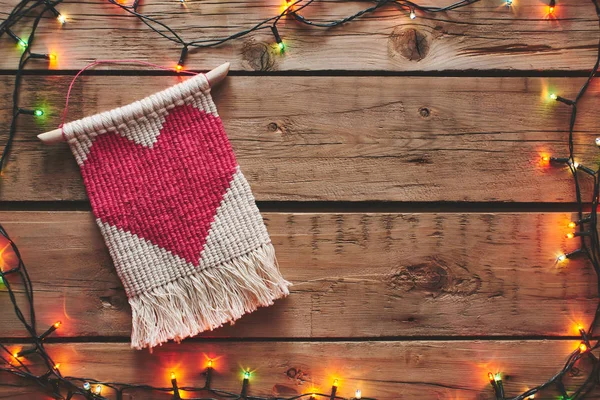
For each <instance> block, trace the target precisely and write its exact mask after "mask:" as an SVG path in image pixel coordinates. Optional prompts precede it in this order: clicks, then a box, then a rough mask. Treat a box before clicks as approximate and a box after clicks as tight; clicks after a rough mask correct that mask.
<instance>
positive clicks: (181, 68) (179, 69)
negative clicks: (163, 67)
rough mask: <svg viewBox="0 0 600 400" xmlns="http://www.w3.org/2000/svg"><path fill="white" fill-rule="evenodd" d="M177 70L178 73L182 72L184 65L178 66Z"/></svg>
mask: <svg viewBox="0 0 600 400" xmlns="http://www.w3.org/2000/svg"><path fill="white" fill-rule="evenodd" d="M175 70H176V71H177V72H181V70H183V65H181V64H177V65H176V66H175Z"/></svg>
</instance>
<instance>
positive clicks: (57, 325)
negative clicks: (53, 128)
mask: <svg viewBox="0 0 600 400" xmlns="http://www.w3.org/2000/svg"><path fill="white" fill-rule="evenodd" d="M43 114H44V113H43V112H42V115H43ZM61 324H62V322H60V321H56V322H55V323H54V327H55V328H56V329H58V327H59V326H60V325H61Z"/></svg>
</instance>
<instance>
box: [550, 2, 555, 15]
mask: <svg viewBox="0 0 600 400" xmlns="http://www.w3.org/2000/svg"><path fill="white" fill-rule="evenodd" d="M555 7H556V0H550V3H548V14H553V13H554V8H555Z"/></svg>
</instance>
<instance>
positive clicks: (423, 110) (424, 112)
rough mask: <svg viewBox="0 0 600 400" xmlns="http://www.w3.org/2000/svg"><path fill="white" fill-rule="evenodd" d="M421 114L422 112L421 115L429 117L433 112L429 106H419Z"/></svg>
mask: <svg viewBox="0 0 600 400" xmlns="http://www.w3.org/2000/svg"><path fill="white" fill-rule="evenodd" d="M419 114H421V117H423V118H427V117H429V115H430V114H431V112H430V111H429V108H427V107H421V108H419Z"/></svg>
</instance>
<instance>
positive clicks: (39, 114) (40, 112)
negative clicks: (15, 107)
mask: <svg viewBox="0 0 600 400" xmlns="http://www.w3.org/2000/svg"><path fill="white" fill-rule="evenodd" d="M33 115H35V116H36V117H41V116H42V115H44V110H41V109H39V108H37V109H35V110H34V111H33Z"/></svg>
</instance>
